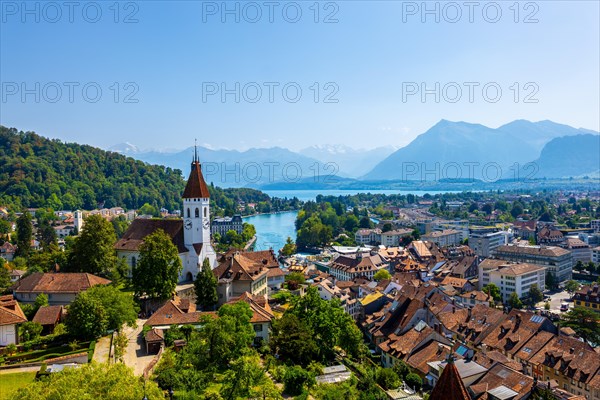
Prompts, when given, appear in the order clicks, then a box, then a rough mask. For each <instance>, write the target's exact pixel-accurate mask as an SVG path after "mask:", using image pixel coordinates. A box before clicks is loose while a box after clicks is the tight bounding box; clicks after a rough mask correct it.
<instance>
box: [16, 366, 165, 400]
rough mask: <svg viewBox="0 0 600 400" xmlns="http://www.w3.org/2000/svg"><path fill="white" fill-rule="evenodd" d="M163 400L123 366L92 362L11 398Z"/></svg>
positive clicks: (151, 386) (157, 391)
mask: <svg viewBox="0 0 600 400" xmlns="http://www.w3.org/2000/svg"><path fill="white" fill-rule="evenodd" d="M144 396H146V397H147V398H148V399H149V400H163V399H164V394H163V393H162V391H161V390H160V389H159V388H158V386H157V385H156V383H154V382H153V381H151V380H148V381H146V382H145V383H144V382H143V381H142V380H141V379H139V378H138V377H136V376H135V375H134V374H133V370H132V369H131V368H128V367H127V366H126V365H125V364H121V363H117V364H107V363H100V364H97V363H91V364H84V365H83V366H81V367H80V368H67V369H65V370H64V371H62V372H58V373H54V374H50V376H49V377H47V378H44V379H40V380H37V381H34V382H33V383H31V384H29V385H27V386H25V387H24V388H22V389H19V390H18V391H17V392H16V393H14V394H13V395H12V399H13V400H44V399H62V400H81V399H120V400H140V399H141V398H142V397H144Z"/></svg>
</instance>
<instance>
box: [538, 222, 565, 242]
mask: <svg viewBox="0 0 600 400" xmlns="http://www.w3.org/2000/svg"><path fill="white" fill-rule="evenodd" d="M563 240H564V238H563V234H562V232H561V231H559V230H558V229H556V228H555V227H554V226H553V225H551V224H547V225H544V227H543V228H541V229H540V230H539V231H538V233H537V242H536V243H537V244H548V245H552V244H558V243H561V242H562V241H563Z"/></svg>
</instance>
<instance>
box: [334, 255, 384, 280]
mask: <svg viewBox="0 0 600 400" xmlns="http://www.w3.org/2000/svg"><path fill="white" fill-rule="evenodd" d="M389 266H390V264H389V263H388V262H387V261H386V260H385V259H384V258H383V257H381V256H380V255H379V253H377V252H371V253H360V252H359V253H357V254H353V255H341V256H339V257H338V258H336V259H335V260H334V261H333V262H332V263H331V265H330V267H329V273H330V274H331V275H333V276H334V277H335V278H336V279H339V280H341V281H351V280H353V279H354V278H358V277H364V278H367V279H370V280H372V279H373V276H374V275H375V274H376V273H377V272H378V271H379V270H382V269H389Z"/></svg>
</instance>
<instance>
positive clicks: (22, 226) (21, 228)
mask: <svg viewBox="0 0 600 400" xmlns="http://www.w3.org/2000/svg"><path fill="white" fill-rule="evenodd" d="M32 234H33V226H32V225H31V215H30V214H29V212H28V211H27V210H25V211H24V212H23V214H21V216H20V217H19V218H18V219H17V251H16V252H15V256H20V257H25V258H27V257H29V254H30V252H31V239H32V238H33V237H32Z"/></svg>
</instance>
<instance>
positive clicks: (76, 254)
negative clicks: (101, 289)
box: [68, 215, 117, 276]
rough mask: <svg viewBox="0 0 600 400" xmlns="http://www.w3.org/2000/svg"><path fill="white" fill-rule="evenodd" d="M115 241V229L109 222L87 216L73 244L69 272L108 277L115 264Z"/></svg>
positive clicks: (99, 217) (98, 217)
mask: <svg viewBox="0 0 600 400" xmlns="http://www.w3.org/2000/svg"><path fill="white" fill-rule="evenodd" d="M116 240H117V236H116V235H115V229H114V228H113V226H112V224H111V223H110V222H108V221H107V220H106V219H104V218H102V217H101V216H100V215H91V216H89V217H88V218H87V219H86V220H85V225H84V226H83V229H82V232H81V233H80V235H79V236H78V237H77V238H76V239H75V243H74V244H73V250H72V251H71V256H70V259H69V266H68V269H69V271H72V272H89V273H90V274H96V275H98V274H100V275H104V276H109V275H110V273H111V271H112V270H113V269H114V267H115V265H116V264H117V255H116V253H115V249H114V245H115V242H116Z"/></svg>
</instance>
